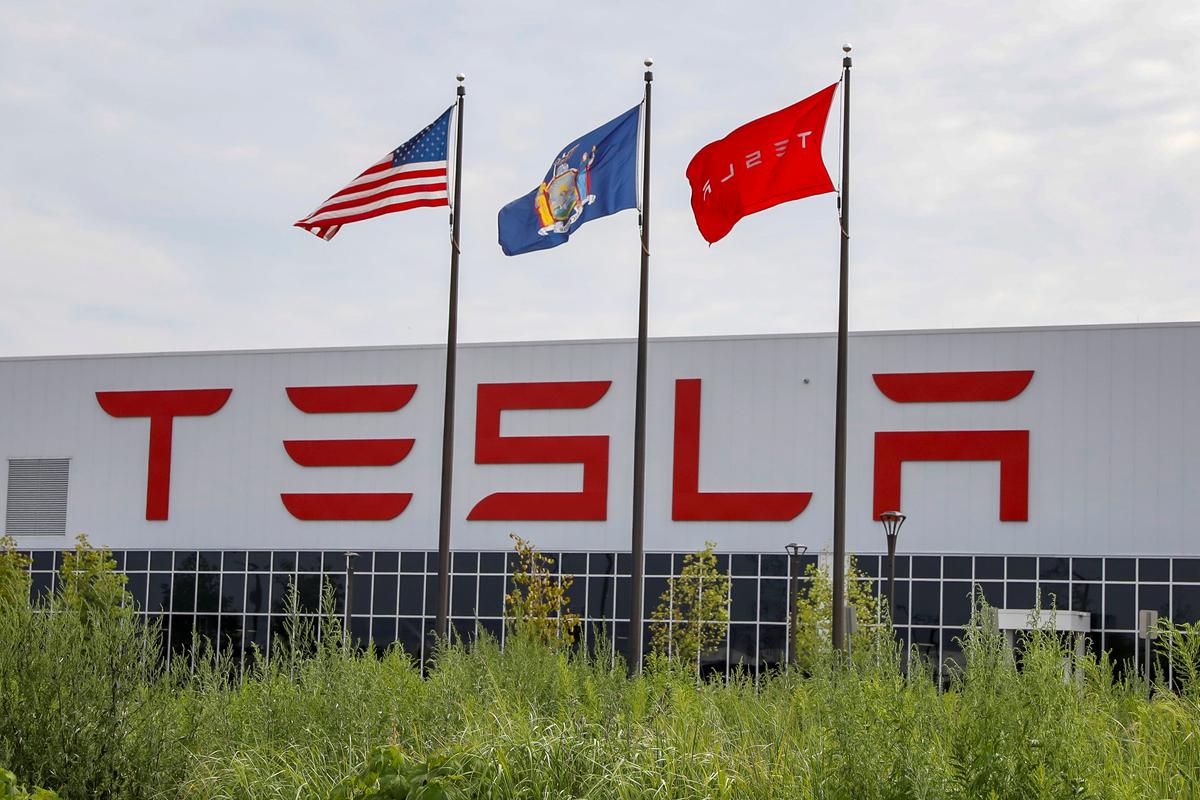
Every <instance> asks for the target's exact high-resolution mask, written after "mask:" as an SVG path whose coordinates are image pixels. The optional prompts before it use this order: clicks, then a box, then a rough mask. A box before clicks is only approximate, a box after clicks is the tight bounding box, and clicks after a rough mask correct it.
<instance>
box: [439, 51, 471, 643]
mask: <svg viewBox="0 0 1200 800" xmlns="http://www.w3.org/2000/svg"><path fill="white" fill-rule="evenodd" d="M455 77H456V79H457V80H458V100H457V101H456V103H455V105H456V106H457V108H456V109H455V114H454V120H455V122H454V127H455V131H454V205H453V207H452V208H451V210H450V301H449V306H450V307H449V311H448V313H447V317H448V322H447V331H446V398H445V400H446V404H445V407H444V408H443V410H442V502H441V513H440V517H439V522H438V605H437V621H436V628H437V635H438V636H439V637H442V638H445V637H447V636H449V634H450V629H449V612H450V514H451V511H450V488H451V484H452V483H453V482H454V376H455V369H456V366H457V364H456V362H457V360H458V359H457V356H458V254H459V247H458V241H459V239H458V231H459V226H460V224H461V222H462V206H461V202H460V201H461V200H462V131H463V123H462V121H463V99H464V97H465V95H466V93H467V91H466V88H465V87H464V86H463V81H465V80H466V79H467V76H466V75H464V74H462V73H461V72H460V73H458V75H456V76H455Z"/></svg>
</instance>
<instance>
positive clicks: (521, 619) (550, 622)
mask: <svg viewBox="0 0 1200 800" xmlns="http://www.w3.org/2000/svg"><path fill="white" fill-rule="evenodd" d="M509 537H510V538H512V540H513V550H515V551H516V553H517V559H518V566H517V571H516V572H515V573H514V574H513V590H512V591H511V592H509V593H508V594H506V595H505V596H504V600H505V603H506V604H507V606H508V612H507V613H508V616H509V617H510V618H511V619H512V630H513V632H514V633H516V634H517V635H518V636H526V637H528V638H530V639H532V640H534V641H537V642H541V643H542V644H545V645H550V646H562V645H566V646H570V645H572V644H574V642H575V635H576V633H577V631H578V630H579V626H580V620H579V615H578V614H573V613H571V612H570V611H568V610H567V609H568V607H569V606H570V603H571V598H570V597H569V596H568V595H567V592H568V591H569V590H570V589H571V585H572V584H573V583H574V582H575V578H574V576H572V575H563V576H561V578H560V577H557V576H555V575H554V573H552V572H551V567H553V566H554V559H553V558H551V557H550V556H548V555H545V554H544V553H541V552H538V549H537V548H536V547H535V546H534V545H533V543H532V542H527V541H525V540H524V539H522V538H521V537H520V536H517V535H516V534H515V533H510V534H509Z"/></svg>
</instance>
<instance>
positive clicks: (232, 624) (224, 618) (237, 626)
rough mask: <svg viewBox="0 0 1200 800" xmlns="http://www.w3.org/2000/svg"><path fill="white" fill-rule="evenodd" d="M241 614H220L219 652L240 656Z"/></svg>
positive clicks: (235, 656) (234, 656)
mask: <svg viewBox="0 0 1200 800" xmlns="http://www.w3.org/2000/svg"><path fill="white" fill-rule="evenodd" d="M242 627H243V622H242V615H241V614H222V615H221V638H220V646H221V652H223V653H226V654H227V655H230V656H232V657H233V658H235V659H236V658H240V657H241V654H242Z"/></svg>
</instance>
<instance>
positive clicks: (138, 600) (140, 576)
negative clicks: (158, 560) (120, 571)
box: [125, 572, 149, 609]
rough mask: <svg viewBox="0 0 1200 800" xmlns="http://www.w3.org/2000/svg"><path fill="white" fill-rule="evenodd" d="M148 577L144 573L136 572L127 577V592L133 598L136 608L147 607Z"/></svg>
mask: <svg viewBox="0 0 1200 800" xmlns="http://www.w3.org/2000/svg"><path fill="white" fill-rule="evenodd" d="M148 577H149V576H148V575H146V573H144V572H135V573H133V574H131V575H128V576H127V579H126V581H125V591H127V592H129V594H130V595H131V596H132V597H133V602H134V607H135V608H138V609H144V608H145V607H146V579H147V578H148Z"/></svg>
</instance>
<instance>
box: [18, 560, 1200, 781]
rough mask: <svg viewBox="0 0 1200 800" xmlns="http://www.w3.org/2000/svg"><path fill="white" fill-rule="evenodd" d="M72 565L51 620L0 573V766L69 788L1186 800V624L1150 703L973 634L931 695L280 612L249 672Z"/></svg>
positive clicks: (867, 653)
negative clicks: (282, 628)
mask: <svg viewBox="0 0 1200 800" xmlns="http://www.w3.org/2000/svg"><path fill="white" fill-rule="evenodd" d="M11 558H12V556H11V554H10V555H9V559H10V561H11ZM6 569H7V570H8V571H7V572H6V571H5V570H6ZM74 572H75V576H74V578H73V579H72V578H69V577H68V576H66V575H64V580H63V581H62V584H63V588H61V589H60V591H59V594H58V595H57V596H56V598H55V600H54V609H53V612H51V610H50V609H49V608H48V607H42V608H33V607H31V606H30V605H29V602H28V600H27V599H25V598H27V597H28V593H27V592H26V594H25V595H24V597H22V596H21V594H20V587H19V586H17V587H16V589H15V590H12V591H8V590H5V589H4V586H5V583H4V581H5V580H8V581H10V582H11V581H19V580H20V570H19V569H16V568H13V567H12V564H11V563H9V564H7V566H5V565H4V564H0V766H3V767H7V768H8V769H9V770H11V771H12V773H14V774H15V777H16V779H17V781H19V782H20V783H23V784H27V785H30V786H32V785H39V786H45V787H48V788H50V789H54V790H56V791H58V792H59V793H60V795H61V796H63V797H70V798H93V797H111V798H159V797H161V798H177V797H179V798H247V799H249V798H254V799H255V800H260V799H262V798H322V799H324V798H330V797H344V798H352V797H363V798H365V797H423V798H426V800H434V798H438V797H462V798H613V799H614V800H615V799H616V798H621V799H625V798H664V799H665V798H672V799H674V798H697V799H698V798H780V799H781V800H782V799H783V798H787V800H797V799H803V798H829V799H832V798H847V799H849V798H854V800H870V799H871V798H880V799H882V798H964V799H965V798H1012V799H1013V800H1018V799H1019V800H1028V799H1029V798H1054V799H1055V800H1058V799H1059V798H1068V797H1074V798H1197V797H1200V679H1198V677H1197V673H1196V669H1197V667H1198V666H1200V653H1198V652H1197V650H1196V644H1197V642H1200V636H1196V635H1194V634H1193V635H1190V636H1189V635H1187V632H1181V631H1178V630H1168V631H1167V634H1166V635H1167V636H1168V637H1173V638H1169V640H1168V644H1169V645H1170V647H1169V650H1170V652H1171V653H1172V654H1173V656H1174V658H1175V661H1176V675H1177V677H1178V685H1177V686H1176V687H1175V689H1176V690H1175V691H1169V690H1167V689H1166V688H1165V687H1157V689H1156V691H1155V693H1154V696H1153V699H1149V700H1148V699H1147V689H1148V687H1147V686H1146V685H1145V684H1144V683H1142V682H1141V681H1139V680H1137V679H1133V678H1115V677H1114V675H1113V668H1112V665H1111V664H1109V663H1108V662H1107V660H1106V659H1105V658H1103V657H1101V658H1099V659H1097V658H1096V657H1095V656H1094V655H1091V654H1089V655H1088V656H1087V657H1086V658H1084V659H1083V660H1082V661H1080V662H1078V663H1077V664H1076V665H1075V666H1076V667H1077V669H1078V670H1079V673H1080V679H1079V680H1078V681H1075V680H1070V681H1064V679H1063V676H1064V664H1065V663H1067V661H1068V660H1069V659H1070V657H1071V656H1070V654H1069V652H1068V650H1069V648H1067V647H1065V646H1064V645H1063V644H1062V643H1061V642H1060V640H1059V637H1058V636H1057V635H1056V634H1054V633H1053V632H1051V631H1042V632H1034V633H1033V634H1032V635H1031V636H1030V638H1029V640H1028V642H1027V646H1026V648H1025V650H1024V653H1023V656H1022V659H1021V663H1020V665H1019V668H1018V665H1017V664H1015V663H1013V661H1012V659H1011V658H1010V657H1009V656H1008V654H1007V653H1006V651H1005V649H1004V646H1003V642H1002V639H1001V637H1000V636H998V635H996V634H994V633H990V632H988V631H986V630H984V629H982V628H980V627H972V628H970V629H969V630H968V634H967V640H966V642H965V643H964V646H965V652H966V666H965V668H964V669H962V670H961V671H960V672H959V673H958V674H956V675H955V677H954V679H953V681H952V683H951V685H950V686H949V688H948V689H946V690H944V691H940V690H939V688H938V686H937V685H936V684H935V682H934V681H933V680H932V679H931V678H930V677H929V675H928V674H922V673H921V671H920V670H919V669H918V670H915V671H914V672H913V674H908V675H906V674H904V672H903V671H902V670H901V669H900V666H899V665H900V662H901V658H900V655H901V654H899V653H897V652H895V651H894V649H892V648H891V647H884V646H879V647H874V648H868V649H865V650H864V649H860V650H859V654H858V656H857V658H856V661H855V662H854V663H853V664H847V663H845V662H843V661H841V660H840V659H838V658H835V657H834V656H833V655H832V654H831V653H823V654H818V656H817V657H816V658H815V660H813V662H812V663H811V664H810V665H809V667H808V668H807V669H806V670H804V671H803V672H801V671H799V670H795V671H790V672H781V673H778V674H773V675H769V676H766V677H761V678H759V679H758V680H757V681H755V680H751V679H749V678H743V679H734V680H731V681H729V682H728V683H725V682H720V683H705V682H699V681H698V680H697V678H696V676H695V674H694V673H693V672H692V671H691V670H689V669H688V668H686V667H684V666H682V665H680V664H678V663H671V662H667V661H664V660H660V659H655V660H652V662H651V663H650V665H649V667H648V669H647V670H646V672H645V674H643V675H641V676H638V677H634V678H630V677H628V676H627V674H626V669H625V666H624V665H623V664H621V663H620V662H619V661H618V662H617V663H615V664H612V663H606V662H597V661H595V660H591V659H588V658H586V657H584V656H581V655H577V654H575V653H572V652H571V651H570V650H569V649H559V648H555V647H553V646H548V645H546V644H545V643H544V642H539V641H533V640H532V639H527V638H522V637H521V636H513V637H509V638H508V642H507V644H506V647H505V649H504V650H501V649H500V648H499V647H498V645H497V644H496V643H495V642H494V641H491V640H489V639H487V638H483V639H481V640H480V641H479V642H477V643H475V644H473V645H471V646H469V647H468V646H465V645H462V644H454V645H447V646H444V647H443V648H442V649H441V650H440V652H439V653H438V655H437V658H436V660H435V661H434V662H433V663H432V664H431V665H430V668H429V670H428V673H427V675H425V676H422V674H421V671H420V669H419V668H418V665H417V664H415V663H414V662H413V661H412V660H411V659H410V658H408V657H407V656H406V655H405V654H404V653H403V652H401V651H399V650H395V649H393V650H389V651H388V652H385V653H374V652H366V653H363V652H355V651H352V650H347V649H344V648H343V647H342V646H341V644H340V641H341V637H340V632H339V630H338V626H337V621H336V620H326V621H325V623H324V624H323V626H322V630H323V631H324V632H325V633H326V634H327V635H326V636H325V637H324V640H323V641H317V640H316V638H315V636H314V631H313V629H312V626H311V624H309V623H306V622H304V621H303V620H301V619H300V618H296V620H295V622H294V627H293V629H292V631H291V635H290V637H288V638H287V639H285V640H281V641H279V642H278V649H276V650H274V651H273V657H272V660H271V662H270V663H269V664H264V663H262V662H257V663H255V664H254V665H252V666H251V667H250V668H249V669H247V670H244V671H243V670H241V669H239V668H238V667H237V666H236V665H235V664H233V663H230V662H228V661H226V660H224V659H223V658H222V657H220V656H219V655H217V654H214V653H212V652H211V651H209V650H207V649H204V648H201V649H200V650H199V651H198V652H197V655H196V658H195V662H194V665H193V664H189V663H188V660H187V659H176V660H174V661H173V662H172V665H171V666H170V667H169V668H165V667H163V666H162V663H161V659H160V657H159V654H160V652H161V651H160V645H159V634H158V632H157V631H156V630H154V629H153V628H150V629H147V628H146V627H145V626H144V625H142V624H141V623H140V622H138V620H137V618H136V617H135V615H133V614H131V613H129V612H128V611H127V610H124V609H120V608H118V607H117V605H114V601H116V603H117V604H119V600H120V591H121V590H120V581H119V576H113V575H111V573H110V572H109V570H108V569H107V568H106V567H105V565H104V563H103V558H99V559H93V560H92V561H89V562H86V563H84V562H76V563H75V564H74ZM6 576H7V577H6ZM14 576H16V577H14ZM106 581H107V582H106ZM2 786H3V783H2V782H0V787H2ZM379 787H383V788H382V789H380V788H379Z"/></svg>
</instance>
